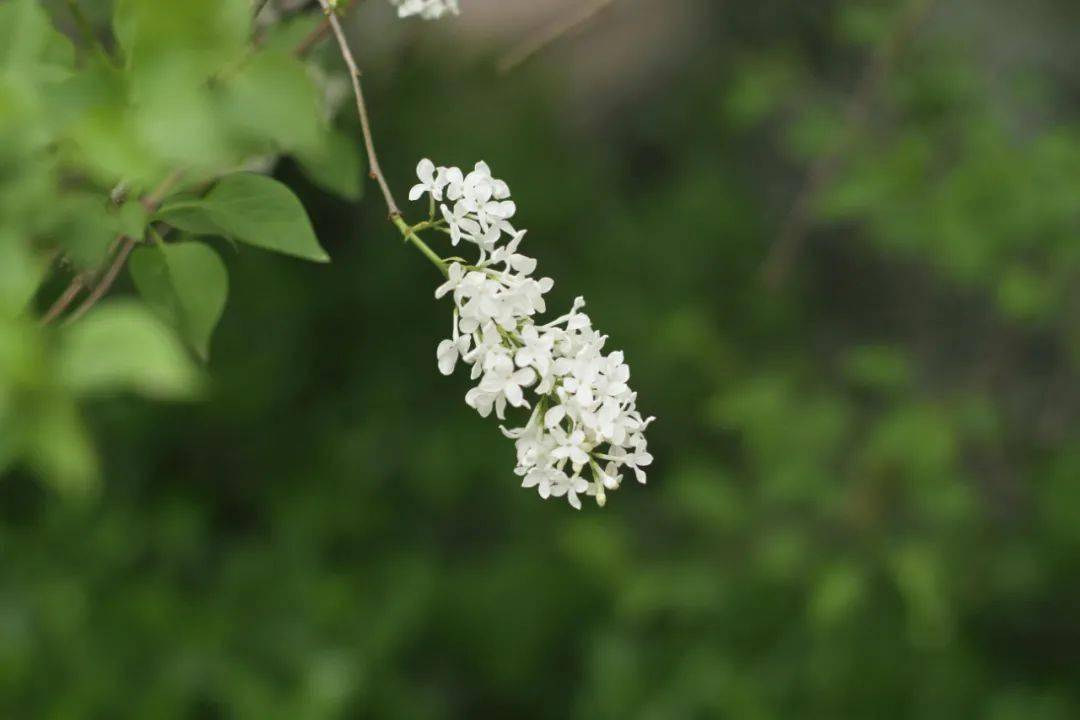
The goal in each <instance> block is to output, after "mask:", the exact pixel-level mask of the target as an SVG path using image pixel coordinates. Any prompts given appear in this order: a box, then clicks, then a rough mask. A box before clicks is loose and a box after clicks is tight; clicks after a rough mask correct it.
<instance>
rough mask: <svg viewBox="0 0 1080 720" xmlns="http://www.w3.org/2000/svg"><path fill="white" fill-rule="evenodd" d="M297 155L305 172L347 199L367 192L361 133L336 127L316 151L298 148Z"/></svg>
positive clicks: (356, 198)
mask: <svg viewBox="0 0 1080 720" xmlns="http://www.w3.org/2000/svg"><path fill="white" fill-rule="evenodd" d="M294 156H295V157H296V161H297V162H298V163H299V164H300V168H301V169H302V170H303V171H304V173H305V174H306V175H307V176H308V177H309V178H311V179H312V181H314V182H315V183H316V184H317V185H319V186H320V187H322V188H323V189H325V190H329V191H330V192H332V193H336V194H337V195H340V196H341V197H343V198H345V199H347V200H359V199H360V198H361V197H362V196H363V194H364V185H363V183H362V182H361V175H363V172H364V159H363V156H362V155H361V153H360V139H359V138H358V137H355V138H354V137H349V136H348V135H346V134H345V133H343V132H340V131H337V130H334V131H331V132H329V133H326V134H325V135H324V136H323V137H322V141H321V143H320V145H319V147H317V148H315V149H314V150H313V151H298V152H296V153H294Z"/></svg>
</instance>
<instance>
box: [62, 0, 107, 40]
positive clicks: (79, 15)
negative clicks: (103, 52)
mask: <svg viewBox="0 0 1080 720" xmlns="http://www.w3.org/2000/svg"><path fill="white" fill-rule="evenodd" d="M66 3H67V8H68V12H70V13H71V17H72V18H73V19H74V20H75V27H77V28H78V30H79V33H80V34H81V35H82V36H83V40H85V41H86V44H87V45H88V46H89V47H88V48H87V49H88V50H100V49H101V48H100V47H99V46H98V38H97V35H95V34H94V28H93V26H92V25H91V24H90V21H89V20H87V19H86V15H85V14H84V13H83V11H82V8H81V7H79V0H66Z"/></svg>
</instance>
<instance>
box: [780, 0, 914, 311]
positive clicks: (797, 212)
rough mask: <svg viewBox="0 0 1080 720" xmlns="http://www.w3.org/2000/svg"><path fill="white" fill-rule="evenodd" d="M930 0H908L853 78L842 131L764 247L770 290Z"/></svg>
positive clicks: (793, 256)
mask: <svg viewBox="0 0 1080 720" xmlns="http://www.w3.org/2000/svg"><path fill="white" fill-rule="evenodd" d="M933 3H934V0H911V2H910V4H909V5H908V7H907V9H906V10H905V12H904V13H903V15H902V16H901V17H900V19H899V20H898V21H897V23H896V26H895V27H894V28H893V30H892V32H891V33H890V34H889V36H888V38H886V40H885V41H884V42H883V43H882V45H881V46H880V48H879V50H878V52H877V53H876V55H875V57H874V59H873V61H872V62H871V63H870V65H869V66H868V67H867V69H866V71H865V72H864V73H863V75H862V77H861V78H859V82H858V85H857V86H856V89H855V92H854V94H853V95H852V97H851V100H850V101H849V103H848V106H847V109H846V110H845V112H844V121H843V130H842V131H841V134H840V139H839V140H838V141H837V142H836V143H835V145H834V146H833V148H832V150H831V151H829V152H827V153H825V154H824V155H822V156H821V157H819V158H818V159H817V160H816V161H815V162H814V164H813V165H812V166H811V168H810V171H809V172H808V173H807V176H806V180H805V182H804V183H803V187H802V190H800V191H799V194H798V196H796V199H795V202H794V204H793V205H792V209H791V212H790V213H789V214H788V217H787V220H786V221H785V222H784V225H783V227H782V229H781V231H780V234H779V236H778V238H777V240H776V242H775V243H774V244H773V246H772V248H771V249H770V250H769V254H768V256H767V257H766V258H765V262H764V263H763V264H762V268H761V272H762V276H763V278H764V280H765V284H766V285H767V286H768V287H769V288H771V289H773V290H776V289H777V288H779V287H780V286H781V285H783V283H784V281H785V280H786V279H787V276H788V274H789V273H790V272H791V268H792V267H793V266H794V264H795V261H796V260H797V259H798V256H799V253H800V252H801V251H802V247H803V245H804V244H805V243H806V238H807V235H808V233H809V231H810V225H811V222H812V221H813V213H814V206H815V205H816V204H817V202H818V200H819V199H820V197H821V195H822V193H824V192H825V191H826V190H828V188H829V187H830V186H831V185H832V184H833V182H834V181H835V180H836V176H837V175H838V174H839V173H840V170H841V169H842V168H843V165H844V159H845V158H844V153H845V152H846V151H847V149H848V147H849V144H850V141H851V139H852V138H853V137H854V136H855V135H857V134H858V132H859V131H860V130H861V129H862V127H863V126H864V124H865V123H866V120H867V118H868V117H869V115H870V110H871V108H872V106H873V105H874V102H875V100H876V98H877V96H878V95H879V94H880V92H881V89H882V88H883V87H884V85H885V82H886V81H887V80H888V78H889V75H891V74H892V71H893V68H894V67H895V65H896V62H897V59H898V58H899V57H900V55H901V53H902V51H903V49H904V47H905V46H906V45H907V43H908V41H909V40H910V39H911V38H912V37H913V36H914V35H915V32H916V30H918V28H919V25H920V24H921V23H922V21H923V20H924V19H925V18H926V16H927V14H928V13H929V11H930V8H931V7H932V5H933Z"/></svg>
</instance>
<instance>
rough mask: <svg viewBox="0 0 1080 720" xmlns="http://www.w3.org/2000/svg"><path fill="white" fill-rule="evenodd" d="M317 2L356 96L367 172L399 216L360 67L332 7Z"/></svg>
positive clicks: (394, 214) (321, 0) (322, 0)
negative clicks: (377, 144) (381, 164)
mask: <svg viewBox="0 0 1080 720" xmlns="http://www.w3.org/2000/svg"><path fill="white" fill-rule="evenodd" d="M319 4H320V5H322V8H323V12H325V13H326V19H327V21H329V23H330V29H331V30H332V31H333V33H334V37H335V38H336V39H337V44H338V48H339V49H340V50H341V57H342V59H344V60H345V65H346V66H348V68H349V77H350V78H351V79H352V86H353V95H355V96H356V110H357V113H358V114H359V115H360V129H361V131H362V132H363V135H364V147H365V149H366V150H367V156H368V167H369V168H370V169H371V172H370V173H369V174H370V175H371V178H372V179H373V180H375V181H376V182H377V183H378V184H379V189H380V190H381V191H382V195H383V199H384V200H385V201H386V209H387V210H388V211H389V212H390V217H391V218H396V217H399V216H400V215H401V210H399V209H398V205H397V203H396V202H395V201H394V195H393V193H391V192H390V186H389V185H387V184H386V178H385V177H384V176H383V172H382V168H381V167H379V156H378V154H377V153H376V152H375V141H374V140H373V139H372V136H371V120H370V118H369V117H368V111H367V103H365V102H364V90H363V88H362V87H361V85H360V68H359V67H357V65H356V58H354V57H353V54H352V50H350V49H349V42H348V40H346V39H345V32H344V31H343V30H342V29H341V22H340V21H339V20H338V18H337V15H336V14H334V9H333V8H332V7H331V6H330V3H329V2H328V1H327V0H319Z"/></svg>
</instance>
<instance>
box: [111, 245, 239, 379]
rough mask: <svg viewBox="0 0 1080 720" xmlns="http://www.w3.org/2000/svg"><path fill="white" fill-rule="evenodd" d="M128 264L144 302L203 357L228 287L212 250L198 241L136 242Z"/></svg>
mask: <svg viewBox="0 0 1080 720" xmlns="http://www.w3.org/2000/svg"><path fill="white" fill-rule="evenodd" d="M130 268H131V276H132V278H133V279H134V280H135V287H136V288H138V290H139V293H140V294H142V296H143V298H145V299H146V301H147V303H148V304H149V305H150V306H151V307H152V308H153V309H154V310H155V311H156V312H157V313H158V314H159V315H161V316H162V318H164V319H165V321H166V322H168V323H169V324H171V325H173V326H175V327H176V328H177V329H178V330H179V331H180V334H181V336H182V337H183V338H184V340H186V341H187V342H188V344H189V345H191V347H192V348H193V349H194V350H195V352H196V353H198V355H199V357H201V358H202V359H203V360H206V359H207V358H208V357H209V356H210V339H211V337H212V336H213V334H214V328H215V327H217V324H218V321H219V320H221V314H222V313H223V312H224V310H225V300H226V298H227V296H228V293H229V275H228V271H227V270H226V269H225V264H224V263H223V262H222V261H221V258H219V257H218V255H217V253H216V252H214V251H213V250H212V249H211V248H210V247H209V246H207V245H205V244H203V243H198V242H182V243H170V244H168V245H162V246H158V247H141V248H139V249H138V250H136V251H135V252H134V253H132V256H131V261H130Z"/></svg>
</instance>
